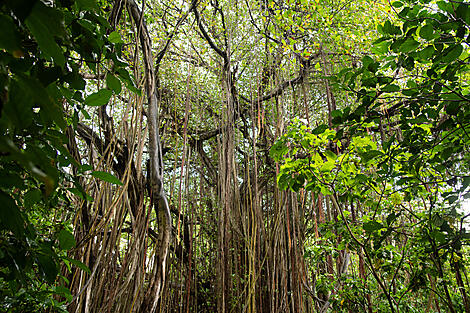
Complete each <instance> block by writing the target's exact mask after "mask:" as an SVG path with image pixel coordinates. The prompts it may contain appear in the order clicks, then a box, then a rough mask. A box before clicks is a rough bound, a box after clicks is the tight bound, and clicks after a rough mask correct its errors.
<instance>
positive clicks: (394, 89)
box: [382, 84, 401, 92]
mask: <svg viewBox="0 0 470 313" xmlns="http://www.w3.org/2000/svg"><path fill="white" fill-rule="evenodd" d="M400 90H401V88H400V87H399V86H397V85H394V84H390V85H387V86H385V87H383V88H382V91H383V92H397V91H400Z"/></svg>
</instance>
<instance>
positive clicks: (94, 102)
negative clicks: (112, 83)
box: [85, 89, 113, 106]
mask: <svg viewBox="0 0 470 313" xmlns="http://www.w3.org/2000/svg"><path fill="white" fill-rule="evenodd" d="M112 95H113V92H112V91H111V90H108V89H101V90H99V91H98V92H95V93H92V94H91V95H89V96H88V97H86V99H85V105H89V106H103V105H106V104H108V102H109V99H111V96H112Z"/></svg>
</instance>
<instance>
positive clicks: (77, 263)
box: [62, 257, 91, 274]
mask: <svg viewBox="0 0 470 313" xmlns="http://www.w3.org/2000/svg"><path fill="white" fill-rule="evenodd" d="M62 259H64V260H66V261H68V262H70V263H72V264H73V265H75V266H76V267H78V268H79V269H81V270H83V271H85V272H87V273H88V274H91V271H90V269H89V268H88V266H86V265H85V264H83V263H82V262H80V261H78V260H74V259H71V258H69V257H62Z"/></svg>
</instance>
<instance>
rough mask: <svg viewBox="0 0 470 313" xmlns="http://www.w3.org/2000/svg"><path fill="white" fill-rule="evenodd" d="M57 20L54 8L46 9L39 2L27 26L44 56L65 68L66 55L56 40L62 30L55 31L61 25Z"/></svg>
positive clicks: (28, 19)
mask: <svg viewBox="0 0 470 313" xmlns="http://www.w3.org/2000/svg"><path fill="white" fill-rule="evenodd" d="M57 18H58V17H57V14H56V13H55V10H54V9H53V8H50V7H46V6H45V5H44V4H42V2H40V1H38V2H37V4H36V5H35V6H34V8H33V11H32V12H31V14H30V15H29V16H28V18H27V19H26V25H27V26H28V28H29V30H30V31H31V33H32V34H33V36H34V38H35V39H36V41H37V43H38V45H39V47H40V48H41V50H42V52H43V53H44V55H45V56H46V57H47V58H50V57H52V58H53V59H54V61H55V62H56V63H57V64H58V65H60V66H61V67H64V65H65V56H64V53H63V51H62V49H61V48H60V47H59V45H58V44H57V42H56V41H55V39H54V35H55V34H58V33H60V28H59V29H55V28H56V26H57V25H60V22H57V20H56V19H57Z"/></svg>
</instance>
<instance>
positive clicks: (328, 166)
mask: <svg viewBox="0 0 470 313" xmlns="http://www.w3.org/2000/svg"><path fill="white" fill-rule="evenodd" d="M335 165H336V164H335V161H333V160H329V161H327V162H325V163H323V164H322V165H321V166H320V171H322V172H330V171H331V170H332V169H333V168H334V167H335Z"/></svg>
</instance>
